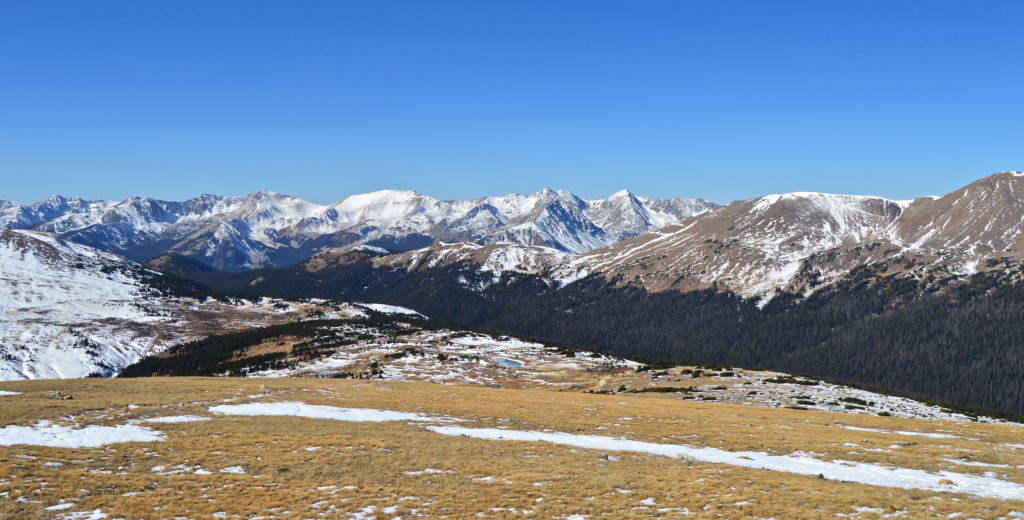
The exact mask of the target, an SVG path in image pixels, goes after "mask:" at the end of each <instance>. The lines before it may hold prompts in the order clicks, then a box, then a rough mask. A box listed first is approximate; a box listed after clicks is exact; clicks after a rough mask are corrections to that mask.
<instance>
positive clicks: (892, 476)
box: [426, 426, 1024, 500]
mask: <svg viewBox="0 0 1024 520" xmlns="http://www.w3.org/2000/svg"><path fill="white" fill-rule="evenodd" d="M426 428H427V429H428V430H430V431H432V432H435V433H440V434H442V435H452V436H460V435H461V436H466V437H472V438H476V439H487V440H504V441H531V442H550V443H552V444H561V445H565V446H574V447H577V448H585V449H593V450H606V451H632V452H639V453H650V454H653V455H663V456H666V457H680V456H685V457H691V458H693V459H695V460H698V461H702V462H711V463H715V464H729V465H732V466H742V467H747V468H754V469H766V470H770V471H781V472H786V473H797V474H800V475H822V476H824V477H825V478H827V479H832V480H840V481H848V482H856V483H858V484H868V485H873V486H885V487H893V488H901V489H926V490H930V491H939V492H949V493H969V494H972V495H976V496H982V497H992V498H1001V499H1013V500H1020V499H1024V485H1021V484H1017V483H1015V482H1008V481H1005V480H999V479H997V478H991V477H979V476H975V475H967V474H963V473H953V472H949V471H941V472H939V473H930V472H927V471H923V470H919V469H907V468H896V467H885V466H880V465H876V464H867V463H863V462H851V461H843V460H836V461H831V462H829V461H824V460H818V459H815V458H811V457H808V456H806V455H801V454H793V455H769V454H767V453H762V452H757V451H725V450H720V449H716V448H695V447H692V446H686V445H673V444H656V443H651V442H641V441H631V440H627V439H615V438H611V437H601V436H596V435H576V434H570V433H559V432H550V433H549V432H539V431H517V430H499V429H496V428H465V427H461V426H427V427H426ZM942 480H948V481H952V482H953V483H952V484H940V483H939V482H940V481H942Z"/></svg>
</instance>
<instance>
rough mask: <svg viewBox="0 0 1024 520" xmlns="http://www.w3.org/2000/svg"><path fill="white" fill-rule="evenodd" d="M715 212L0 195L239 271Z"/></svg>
mask: <svg viewBox="0 0 1024 520" xmlns="http://www.w3.org/2000/svg"><path fill="white" fill-rule="evenodd" d="M714 207H715V205H714V204H712V203H710V202H707V201H703V200H699V199H646V198H641V197H636V196H634V195H633V194H631V193H629V192H625V191H623V192H619V193H616V194H615V195H612V196H611V197H608V198H606V199H599V200H591V201H586V200H583V199H580V198H579V197H577V196H575V195H573V194H571V193H568V192H565V191H554V190H547V189H545V190H542V191H539V192H537V193H534V194H532V195H506V196H503V197H484V198H480V199H474V200H439V199H435V198H432V197H428V196H426V195H422V194H420V193H417V192H414V191H394V190H385V191H378V192H374V193H367V194H361V195H353V196H350V197H347V198H345V199H343V200H341V201H339V202H337V203H334V204H329V205H325V206H321V205H317V204H313V203H310V202H306V201H303V200H301V199H297V198H294V197H289V196H286V195H281V194H277V193H272V192H268V191H261V192H258V193H253V194H251V195H246V196H240V197H219V196H214V195H202V196H199V197H196V198H194V199H191V200H188V201H184V202H170V201H161V200H154V199H146V198H138V197H134V198H131V199H128V200H125V201H121V202H110V201H84V200H81V199H77V198H70V199H68V198H64V197H52V198H50V199H47V200H45V201H41V202H36V203H33V204H17V203H13V202H8V201H3V202H0V229H31V230H39V231H46V232H52V233H57V234H59V235H60V236H61V237H63V238H66V239H68V240H72V241H75V242H79V243H82V244H86V245H90V246H93V247H96V248H99V249H103V250H106V251H111V252H115V253H118V254H122V255H125V256H127V257H129V258H132V259H135V260H139V261H142V260H147V259H149V258H152V257H155V256H157V255H159V254H162V253H178V254H182V255H185V256H189V257H192V258H196V259H199V260H202V261H204V262H205V263H207V264H210V265H212V266H215V267H217V268H220V269H226V270H239V269H245V268H252V267H266V266H281V265H292V264H295V263H297V262H299V261H301V260H304V259H306V258H308V257H310V256H312V255H313V254H315V253H317V252H320V251H324V250H328V249H331V248H334V247H342V246H347V245H352V244H360V243H369V244H370V245H375V246H382V247H384V248H387V249H389V250H392V251H405V250H410V249H416V248H419V247H423V246H426V245H430V244H431V243H434V242H436V241H446V242H469V243H477V244H490V243H499V242H500V243H516V244H524V245H538V246H545V247H550V248H553V249H557V250H561V251H566V252H572V253H581V252H584V251H589V250H590V249H593V248H596V247H602V246H607V245H610V244H614V243H616V242H618V241H619V240H622V239H623V238H626V237H631V236H636V235H639V234H641V233H645V232H648V231H651V230H653V229H657V228H659V227H662V226H665V225H668V224H671V223H673V222H677V221H679V220H680V219H683V218H685V217H689V216H692V215H695V214H698V213H701V212H704V211H707V210H709V209H712V208H714Z"/></svg>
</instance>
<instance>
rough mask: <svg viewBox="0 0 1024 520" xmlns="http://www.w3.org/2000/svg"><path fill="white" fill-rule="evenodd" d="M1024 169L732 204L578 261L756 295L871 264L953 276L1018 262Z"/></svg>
mask: <svg viewBox="0 0 1024 520" xmlns="http://www.w3.org/2000/svg"><path fill="white" fill-rule="evenodd" d="M1022 215H1024V173H1021V172H1003V173H999V174H996V175H993V176H990V177H987V178H984V179H981V180H979V181H977V182H974V183H972V184H970V185H969V186H966V187H964V188H961V189H959V190H956V191H954V192H952V193H950V194H948V195H946V196H944V197H938V198H936V197H924V198H920V199H916V200H913V201H891V200H887V199H883V198H879V197H862V196H850V195H830V194H821V193H789V194H783V195H768V196H765V197H761V198H757V199H752V200H747V201H739V202H734V203H732V204H729V205H726V206H723V207H721V208H718V209H715V210H713V211H710V212H708V213H706V214H703V215H700V216H698V217H691V218H688V219H685V220H683V221H681V222H679V223H677V224H673V225H671V226H667V227H665V228H663V229H660V230H658V231H656V232H653V233H649V234H646V235H642V236H639V237H636V238H633V239H629V240H625V241H623V242H622V243H619V244H615V245H612V246H609V247H606V248H600V249H595V250H593V251H590V252H588V253H586V254H583V255H581V256H580V257H579V258H578V259H576V260H574V261H573V267H574V269H575V270H576V271H579V272H585V273H597V274H600V275H601V276H603V277H605V278H609V279H613V278H614V279H618V280H619V281H620V282H621V283H632V284H637V285H640V286H643V287H645V288H646V289H648V290H652V291H661V290H669V289H675V290H692V289H704V288H709V287H712V286H715V287H718V288H722V289H727V290H730V291H733V292H735V293H737V294H740V295H742V296H744V297H748V298H762V297H765V296H771V295H772V294H773V293H774V292H775V291H777V290H784V291H789V292H806V291H808V290H813V289H814V288H815V287H819V286H821V284H822V283H825V282H831V281H835V280H837V279H839V278H841V277H843V276H845V275H846V274H847V273H849V272H850V271H851V270H853V269H855V268H858V267H863V266H866V265H876V264H882V263H884V264H886V265H887V266H888V267H887V269H889V270H890V271H891V272H892V273H895V271H893V270H891V268H892V267H893V266H895V265H902V266H903V269H901V273H902V274H911V275H914V276H915V277H917V278H925V277H927V276H938V277H940V278H948V277H955V276H963V275H969V274H972V273H974V272H977V271H978V270H979V269H982V270H991V269H994V268H997V267H998V266H999V265H1002V264H1004V263H1005V262H1007V261H1010V262H1019V261H1020V260H1021V258H1022V256H1024V255H1022V252H1024V217H1022Z"/></svg>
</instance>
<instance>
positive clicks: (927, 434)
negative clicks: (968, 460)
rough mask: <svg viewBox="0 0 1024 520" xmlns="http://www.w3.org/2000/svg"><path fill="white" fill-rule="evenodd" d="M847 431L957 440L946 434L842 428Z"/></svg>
mask: <svg viewBox="0 0 1024 520" xmlns="http://www.w3.org/2000/svg"><path fill="white" fill-rule="evenodd" d="M843 428H845V429H847V430H855V431H859V432H876V433H891V434H894V435H907V436H912V437H931V438H933V439H959V438H960V437H957V436H956V435H951V434H948V433H930V432H907V431H898V430H876V429H874V428H859V427H857V426H845V425H844V426H843Z"/></svg>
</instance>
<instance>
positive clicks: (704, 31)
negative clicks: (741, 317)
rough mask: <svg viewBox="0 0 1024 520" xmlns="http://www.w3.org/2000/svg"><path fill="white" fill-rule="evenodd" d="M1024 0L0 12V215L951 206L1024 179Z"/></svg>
mask: <svg viewBox="0 0 1024 520" xmlns="http://www.w3.org/2000/svg"><path fill="white" fill-rule="evenodd" d="M1022 23H1024V2H1019V1H1014V2H969V1H961V2H945V1H933V0H929V1H927V2H924V1H892V0H885V1H881V0H865V1H845V2H841V1H821V0H815V1H807V2H798V1H777V2H769V1H760V0H759V1H753V2H738V1H722V0H714V1H711V0H709V1H683V0H671V1H664V2H662V1H650V0H640V1H635V2H631V1H614V2H612V1H596V0H586V1H579V2H576V1H558V0H536V1H533V0H514V1H511V0H510V1H501V0H494V1H490V0H488V1H479V0H472V1H465V2H450V1H440V0H431V1H424V0H415V1H392V0H361V1H340V0H334V1H324V2H311V1H294V0H290V1H284V0H281V1H277V2H260V1H254V0H244V1H237V2H235V1H225V0H204V1H185V0H173V1H170V0H168V1H157V0H143V1H139V0H132V1H125V2H112V1H103V0H90V1H81V0H73V1H65V2H55V1H47V0H7V1H4V2H2V3H0V199H10V200H19V201H32V200H38V199H41V198H45V197H46V196H49V195H51V194H54V193H62V194H65V195H77V196H82V197H86V198H117V199H119V198H124V197H127V196H130V195H134V194H138V195H143V196H154V197H160V198H168V199H183V198H187V197H191V196H194V195H196V194H199V193H204V192H207V193H219V194H241V193H248V192H252V191H256V190H258V189H260V188H268V189H271V190H274V191H279V192H283V193H288V194H292V195H295V196H299V197H303V198H307V199H309V200H313V201H317V202H328V201H333V200H337V199H340V198H341V197H343V196H345V195H347V194H351V193H357V192H364V191H370V190H375V189H384V188H395V189H415V190H418V191H421V192H424V193H427V194H430V195H434V196H438V197H442V198H468V197H476V196H481V195H485V194H504V193H509V192H521V193H522V192H533V191H536V190H538V189H540V188H542V187H553V188H560V189H567V190H570V191H573V192H575V193H577V194H579V195H581V196H584V197H597V196H603V195H606V194H609V193H611V192H613V191H616V190H618V189H620V188H623V187H625V188H629V189H631V190H633V191H635V192H637V193H640V194H644V195H649V196H663V197H668V196H699V197H704V198H708V199H711V200H714V201H717V202H727V201H729V200H733V199H741V198H748V197H752V196H757V195H762V194H765V193H772V192H783V191H798V190H807V191H829V192H845V193H870V194H878V195H884V196H889V197H894V198H909V197H913V196H917V195H924V194H933V193H935V194H941V193H945V192H947V191H950V190H952V189H954V188H956V187H959V186H961V185H963V184H966V183H968V182H970V181H972V180H975V179H977V178H980V177H983V176H985V175H988V174H990V173H993V172H996V171H1001V170H1008V169H1022V170H1024V38H1022V37H1021V27H1022Z"/></svg>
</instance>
